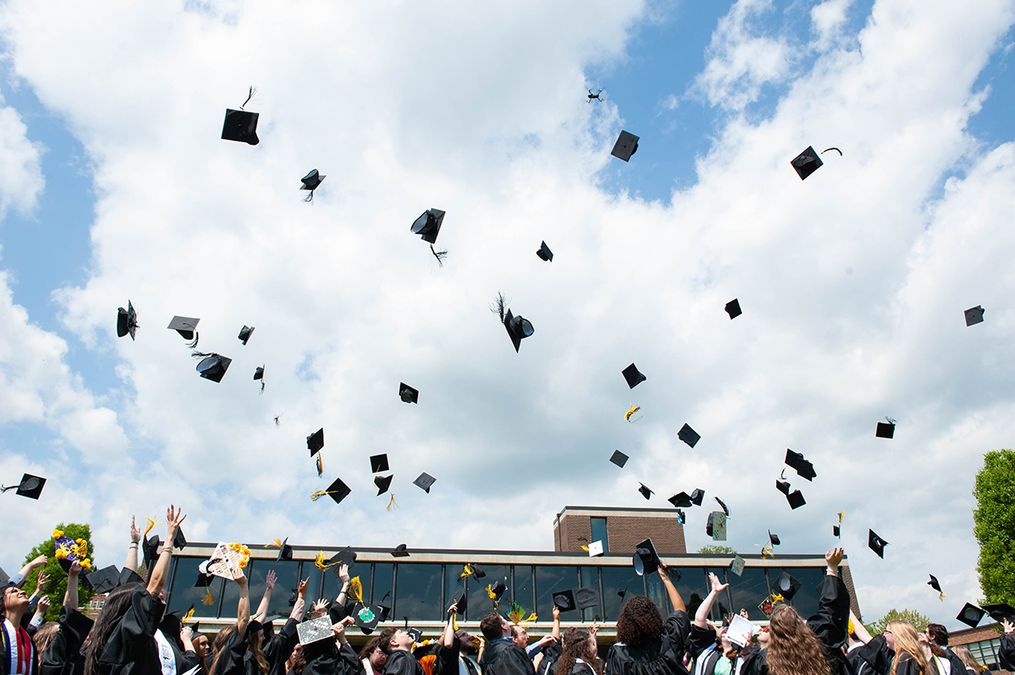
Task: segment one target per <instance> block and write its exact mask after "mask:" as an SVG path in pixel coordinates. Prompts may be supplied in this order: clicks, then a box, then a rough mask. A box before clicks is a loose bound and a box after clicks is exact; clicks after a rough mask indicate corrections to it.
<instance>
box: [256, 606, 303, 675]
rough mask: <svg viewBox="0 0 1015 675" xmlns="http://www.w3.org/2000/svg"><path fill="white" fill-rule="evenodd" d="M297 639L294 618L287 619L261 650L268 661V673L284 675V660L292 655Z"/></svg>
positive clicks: (298, 638)
mask: <svg viewBox="0 0 1015 675" xmlns="http://www.w3.org/2000/svg"><path fill="white" fill-rule="evenodd" d="M299 640H300V636H299V634H298V633H297V632H296V620H295V619H287V620H286V622H285V625H284V626H282V630H280V631H279V632H278V633H275V635H274V636H273V637H272V638H271V639H270V640H268V643H267V644H265V645H264V649H263V650H262V651H263V652H264V659H265V660H266V661H267V662H268V675H285V662H286V661H288V660H289V657H290V656H292V653H293V649H295V648H296V645H297V644H298V643H299Z"/></svg>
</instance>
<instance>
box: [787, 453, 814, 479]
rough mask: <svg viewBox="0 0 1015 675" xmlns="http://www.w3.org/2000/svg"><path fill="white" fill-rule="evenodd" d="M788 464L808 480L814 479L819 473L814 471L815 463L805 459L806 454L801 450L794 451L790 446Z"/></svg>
mask: <svg viewBox="0 0 1015 675" xmlns="http://www.w3.org/2000/svg"><path fill="white" fill-rule="evenodd" d="M786 464H788V465H789V466H790V468H791V469H796V472H797V473H798V474H800V476H801V477H802V478H806V479H807V480H814V478H815V477H816V476H817V475H818V474H816V473H814V465H813V464H811V463H810V462H808V461H807V460H806V459H804V456H803V455H802V454H800V453H799V452H793V451H792V450H790V449H789V448H786Z"/></svg>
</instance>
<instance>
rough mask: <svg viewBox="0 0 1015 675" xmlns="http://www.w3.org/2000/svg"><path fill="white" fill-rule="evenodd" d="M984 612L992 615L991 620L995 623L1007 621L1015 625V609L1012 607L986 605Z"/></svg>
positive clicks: (1002, 604)
mask: <svg viewBox="0 0 1015 675" xmlns="http://www.w3.org/2000/svg"><path fill="white" fill-rule="evenodd" d="M983 611H985V612H986V613H987V614H990V618H992V619H994V620H995V621H1001V620H1003V619H1007V620H1008V621H1010V622H1012V623H1015V609H1012V607H1011V605H1008V604H1006V603H1003V602H1002V603H1001V604H999V605H984V606H983Z"/></svg>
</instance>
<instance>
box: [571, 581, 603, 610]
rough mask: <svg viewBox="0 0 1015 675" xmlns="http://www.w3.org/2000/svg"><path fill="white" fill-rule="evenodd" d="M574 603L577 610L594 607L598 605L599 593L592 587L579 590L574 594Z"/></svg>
mask: <svg viewBox="0 0 1015 675" xmlns="http://www.w3.org/2000/svg"><path fill="white" fill-rule="evenodd" d="M574 601H575V603H576V604H577V605H578V609H589V608H590V607H596V606H597V605H599V591H597V590H596V589H595V588H593V587H592V586H585V587H584V588H579V589H578V590H576V591H575V592H574Z"/></svg>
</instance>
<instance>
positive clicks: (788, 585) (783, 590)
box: [775, 570, 801, 602]
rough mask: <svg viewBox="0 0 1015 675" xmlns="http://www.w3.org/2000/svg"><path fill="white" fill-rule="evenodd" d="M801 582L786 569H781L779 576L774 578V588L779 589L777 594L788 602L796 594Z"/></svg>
mask: <svg viewBox="0 0 1015 675" xmlns="http://www.w3.org/2000/svg"><path fill="white" fill-rule="evenodd" d="M800 586H801V583H800V581H799V580H797V579H796V577H794V576H793V575H792V574H790V573H789V572H787V571H786V570H783V571H782V574H780V575H779V578H778V579H776V580H775V588H776V589H777V590H778V591H779V594H780V595H781V596H782V597H783V598H784V599H785V600H786V602H789V601H790V600H792V599H793V596H794V595H796V592H797V591H798V590H800Z"/></svg>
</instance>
